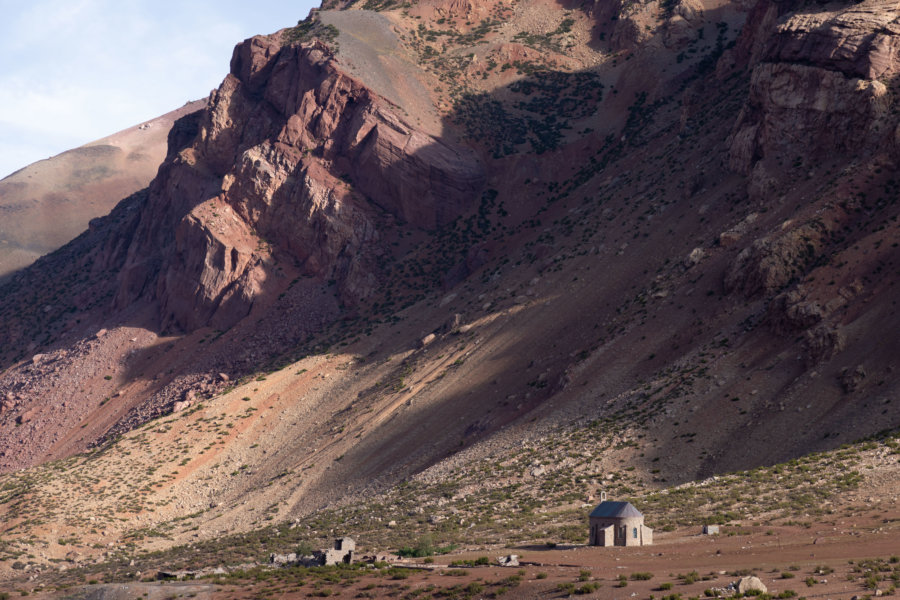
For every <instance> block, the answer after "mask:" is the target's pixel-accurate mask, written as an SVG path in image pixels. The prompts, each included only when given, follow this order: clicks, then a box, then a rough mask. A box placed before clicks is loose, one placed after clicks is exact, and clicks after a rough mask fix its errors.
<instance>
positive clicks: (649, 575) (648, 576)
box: [631, 573, 653, 581]
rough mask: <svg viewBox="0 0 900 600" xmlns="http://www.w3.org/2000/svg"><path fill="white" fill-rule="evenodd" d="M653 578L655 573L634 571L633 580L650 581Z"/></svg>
mask: <svg viewBox="0 0 900 600" xmlns="http://www.w3.org/2000/svg"><path fill="white" fill-rule="evenodd" d="M651 579H653V573H632V574H631V580H632V581H650V580H651Z"/></svg>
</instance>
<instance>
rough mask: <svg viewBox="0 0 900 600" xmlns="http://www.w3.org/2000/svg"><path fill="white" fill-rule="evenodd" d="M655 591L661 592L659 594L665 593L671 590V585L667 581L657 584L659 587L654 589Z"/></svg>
mask: <svg viewBox="0 0 900 600" xmlns="http://www.w3.org/2000/svg"><path fill="white" fill-rule="evenodd" d="M656 589H657V590H659V591H661V592H665V591H667V590H671V589H672V583H671V582H670V581H667V582H665V583H661V584H659V587H658V588H656Z"/></svg>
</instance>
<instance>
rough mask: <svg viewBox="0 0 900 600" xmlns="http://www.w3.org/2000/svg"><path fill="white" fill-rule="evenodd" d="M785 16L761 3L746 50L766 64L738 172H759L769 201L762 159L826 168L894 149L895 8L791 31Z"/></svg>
mask: <svg viewBox="0 0 900 600" xmlns="http://www.w3.org/2000/svg"><path fill="white" fill-rule="evenodd" d="M777 14H778V7H777V6H776V4H775V3H768V2H762V3H760V5H759V6H758V8H757V10H756V11H755V19H756V22H751V23H749V27H748V28H747V35H745V36H744V39H742V40H741V44H739V49H743V52H744V54H745V55H746V57H747V58H748V60H750V61H755V60H759V61H760V62H759V64H757V65H756V66H755V68H754V71H753V74H752V78H751V82H750V94H749V98H748V100H747V103H746V104H745V106H744V108H743V110H742V112H741V114H740V116H739V117H738V120H737V123H736V125H735V129H734V133H733V135H732V138H731V153H730V165H731V167H732V168H733V169H734V170H736V171H739V172H742V173H745V174H748V173H751V171H753V170H754V169H756V171H757V172H756V173H754V176H755V178H756V179H757V180H758V182H762V183H761V185H759V186H758V187H759V188H760V190H761V191H763V192H764V191H765V188H766V185H765V182H764V180H765V179H766V178H767V175H766V171H767V170H766V168H765V161H764V160H763V159H769V160H782V161H790V160H792V159H793V158H794V157H795V156H805V157H810V158H813V159H820V158H822V157H827V156H833V155H835V154H837V153H852V152H858V151H860V150H861V149H863V148H866V147H868V148H874V147H877V146H879V145H880V144H882V143H884V141H885V140H886V139H890V136H892V135H893V130H892V129H891V124H892V118H891V115H890V113H889V106H890V99H889V89H888V85H886V83H887V84H890V82H891V81H892V80H893V79H894V78H895V77H896V75H897V73H898V70H900V25H898V24H897V23H895V22H894V21H895V20H896V19H897V16H898V11H897V9H896V6H895V5H892V4H890V3H885V2H881V1H877V0H869V1H866V2H862V3H861V4H858V5H853V6H850V7H846V8H843V9H840V10H836V11H822V10H819V11H817V12H810V13H802V12H801V13H798V14H793V15H791V16H789V17H788V18H787V19H784V20H782V22H777V21H776V16H777ZM769 27H773V28H774V32H773V33H771V35H768V34H770V32H769V31H767V29H768V28H769ZM763 40H765V41H763ZM761 161H762V162H761ZM771 170H772V169H768V171H771Z"/></svg>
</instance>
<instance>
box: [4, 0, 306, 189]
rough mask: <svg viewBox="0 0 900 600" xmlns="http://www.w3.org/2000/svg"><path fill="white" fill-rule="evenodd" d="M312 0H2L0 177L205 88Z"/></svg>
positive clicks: (138, 120)
mask: <svg viewBox="0 0 900 600" xmlns="http://www.w3.org/2000/svg"><path fill="white" fill-rule="evenodd" d="M319 3H320V2H319V0H251V1H249V2H248V1H243V2H240V1H237V0H181V1H177V0H0V178H3V177H5V176H6V175H9V174H10V173H12V172H13V171H15V170H17V169H20V168H22V167H24V166H26V165H29V164H31V163H33V162H35V161H37V160H41V159H43V158H48V157H49V156H52V155H55V154H58V153H60V152H63V151H65V150H68V149H70V148H74V147H77V146H80V145H82V144H85V143H87V142H90V141H93V140H96V139H98V138H102V137H105V136H107V135H110V134H112V133H115V132H117V131H120V130H122V129H125V128H127V127H130V126H132V125H136V124H138V123H141V122H142V121H146V120H148V119H151V118H153V117H156V116H159V115H161V114H164V113H166V112H169V111H170V110H173V109H175V108H178V107H179V106H181V105H182V104H184V103H185V102H187V101H189V100H196V99H198V98H204V97H206V96H207V95H208V94H209V92H210V90H212V89H213V88H215V87H217V86H218V85H219V83H220V82H221V81H222V78H223V77H224V76H225V74H226V73H227V72H228V63H229V60H230V59H231V51H232V48H233V47H234V45H235V44H236V43H237V42H239V41H241V40H243V39H245V38H247V37H250V36H251V35H255V34H259V33H272V32H274V31H277V30H278V29H281V28H282V27H289V26H292V25H295V24H296V23H297V21H298V20H300V19H303V18H305V17H306V15H307V14H308V13H309V11H310V9H311V8H313V7H315V6H318V5H319Z"/></svg>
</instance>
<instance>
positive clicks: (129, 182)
mask: <svg viewBox="0 0 900 600" xmlns="http://www.w3.org/2000/svg"><path fill="white" fill-rule="evenodd" d="M204 104H205V103H204V102H202V101H198V102H190V103H188V104H186V105H185V106H183V107H181V108H179V109H177V110H174V111H172V112H171V113H168V114H165V115H163V116H161V117H158V118H156V119H151V120H150V121H147V122H146V123H141V124H139V125H135V126H134V127H131V128H129V129H126V130H124V131H120V132H119V133H116V134H113V135H111V136H108V137H105V138H103V139H100V140H97V141H96V142H91V143H90V144H86V145H84V146H82V147H80V148H75V149H74V150H69V151H68V152H63V153H62V154H60V155H58V156H54V157H52V158H48V159H46V160H42V161H40V162H37V163H34V164H32V165H29V166H27V167H25V168H24V169H20V170H19V171H16V172H15V173H12V174H11V175H9V176H7V177H4V178H3V180H2V181H0V216H2V218H0V278H2V277H4V276H8V275H9V274H10V273H13V272H14V271H17V270H18V269H21V268H22V267H25V266H27V265H29V264H31V263H32V262H34V261H35V259H37V258H38V257H40V256H43V255H44V254H47V253H48V252H52V251H54V250H56V249H57V248H59V247H60V246H62V245H63V244H65V243H67V242H69V241H71V240H72V239H74V238H75V237H76V236H78V234H80V233H81V232H82V231H84V229H85V228H86V227H87V225H88V222H89V221H90V220H91V219H93V218H95V217H102V216H103V215H106V214H107V213H109V211H110V210H111V209H112V208H113V207H114V206H115V205H116V204H118V202H119V201H120V200H121V199H122V198H124V197H125V196H128V195H130V194H133V193H134V192H136V191H138V190H140V189H143V188H145V187H146V186H147V184H148V183H150V181H151V180H152V179H153V178H154V177H155V176H156V170H157V169H158V168H159V164H160V163H161V162H162V160H163V158H165V156H166V140H167V136H168V132H169V129H170V128H171V127H172V124H173V123H174V122H175V121H176V120H177V119H179V118H181V117H183V116H184V115H186V114H187V113H190V112H193V111H195V110H198V109H200V108H201V107H202V106H204Z"/></svg>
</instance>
